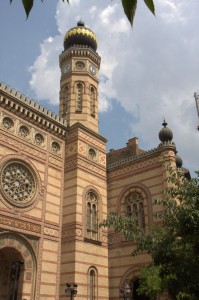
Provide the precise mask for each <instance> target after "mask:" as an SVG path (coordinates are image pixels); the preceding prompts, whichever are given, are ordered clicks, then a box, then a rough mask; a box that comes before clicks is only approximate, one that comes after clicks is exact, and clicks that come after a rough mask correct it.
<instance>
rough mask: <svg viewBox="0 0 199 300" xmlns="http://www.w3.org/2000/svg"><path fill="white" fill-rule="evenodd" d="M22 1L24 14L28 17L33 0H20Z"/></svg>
mask: <svg viewBox="0 0 199 300" xmlns="http://www.w3.org/2000/svg"><path fill="white" fill-rule="evenodd" d="M22 2H23V7H24V9H25V12H26V16H27V18H28V16H29V13H30V11H31V9H32V7H33V2H34V0H22Z"/></svg>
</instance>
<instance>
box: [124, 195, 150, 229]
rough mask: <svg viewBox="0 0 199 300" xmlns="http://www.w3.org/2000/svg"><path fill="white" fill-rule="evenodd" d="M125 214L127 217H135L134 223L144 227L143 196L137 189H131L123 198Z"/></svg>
mask: <svg viewBox="0 0 199 300" xmlns="http://www.w3.org/2000/svg"><path fill="white" fill-rule="evenodd" d="M124 208H125V215H126V216H127V217H133V216H134V217H135V219H136V224H137V225H138V226H139V227H141V228H144V227H145V217H144V197H143V195H142V193H140V192H137V191H131V192H130V193H129V194H128V195H127V196H126V197H125V199H124Z"/></svg>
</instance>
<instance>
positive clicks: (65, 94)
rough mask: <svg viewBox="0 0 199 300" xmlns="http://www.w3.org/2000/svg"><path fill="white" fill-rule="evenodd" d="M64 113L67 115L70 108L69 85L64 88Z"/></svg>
mask: <svg viewBox="0 0 199 300" xmlns="http://www.w3.org/2000/svg"><path fill="white" fill-rule="evenodd" d="M62 101H63V115H64V116H65V115H66V113H67V110H68V86H65V88H64V90H63V97H62Z"/></svg>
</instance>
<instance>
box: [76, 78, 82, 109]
mask: <svg viewBox="0 0 199 300" xmlns="http://www.w3.org/2000/svg"><path fill="white" fill-rule="evenodd" d="M82 100H83V85H82V83H77V85H76V111H78V112H81V111H82Z"/></svg>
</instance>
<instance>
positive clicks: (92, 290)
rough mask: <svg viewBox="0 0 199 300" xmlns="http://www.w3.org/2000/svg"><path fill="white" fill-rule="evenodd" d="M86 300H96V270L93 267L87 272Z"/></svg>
mask: <svg viewBox="0 0 199 300" xmlns="http://www.w3.org/2000/svg"><path fill="white" fill-rule="evenodd" d="M88 295H89V297H88V299H89V300H96V299H97V270H96V269H95V268H94V267H91V268H89V270H88Z"/></svg>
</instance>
